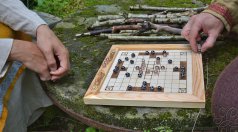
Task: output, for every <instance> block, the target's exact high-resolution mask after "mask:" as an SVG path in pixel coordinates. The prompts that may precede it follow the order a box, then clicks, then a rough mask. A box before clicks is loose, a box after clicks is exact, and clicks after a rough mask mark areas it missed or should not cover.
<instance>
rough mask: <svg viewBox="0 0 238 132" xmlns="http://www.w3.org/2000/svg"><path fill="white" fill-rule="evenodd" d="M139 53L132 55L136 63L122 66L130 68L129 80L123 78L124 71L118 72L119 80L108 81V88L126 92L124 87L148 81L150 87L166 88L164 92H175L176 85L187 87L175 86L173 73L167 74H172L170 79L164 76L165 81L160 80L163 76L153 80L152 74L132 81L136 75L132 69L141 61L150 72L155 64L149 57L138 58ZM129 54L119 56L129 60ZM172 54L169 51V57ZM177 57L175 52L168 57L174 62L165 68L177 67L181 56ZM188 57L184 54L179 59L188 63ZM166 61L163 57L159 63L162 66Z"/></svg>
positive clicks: (183, 84)
mask: <svg viewBox="0 0 238 132" xmlns="http://www.w3.org/2000/svg"><path fill="white" fill-rule="evenodd" d="M139 52H141V51H137V52H135V51H134V52H133V53H135V54H136V57H135V58H134V60H135V62H136V63H135V64H129V62H128V63H124V64H123V65H124V66H126V67H128V69H129V68H130V69H129V71H130V70H133V71H132V75H131V76H130V77H129V78H125V71H121V72H120V73H121V74H120V75H119V76H118V78H119V79H117V80H115V79H110V81H109V82H108V84H107V86H109V87H111V86H114V88H113V89H114V90H119V91H126V87H127V86H128V85H129V84H136V86H139V84H140V85H141V84H142V82H143V80H148V82H149V83H151V85H161V86H162V87H168V88H165V89H168V90H165V92H176V91H177V90H173V87H177V86H178V85H181V86H184V87H187V86H186V85H187V84H186V82H185V83H184V82H179V83H180V84H177V83H178V81H177V80H173V77H174V76H173V74H175V72H171V73H169V74H172V75H171V78H170V76H166V79H165V80H161V79H163V76H162V78H161V76H159V78H158V77H157V79H155V77H156V76H154V75H153V74H154V72H153V73H152V74H151V75H150V76H146V75H145V74H143V76H142V78H137V79H136V80H134V79H133V78H135V77H137V74H134V71H135V68H133V67H135V66H136V65H137V64H140V63H141V61H142V59H145V61H146V62H145V63H146V64H147V68H148V67H149V68H151V70H152V69H153V68H154V66H155V65H156V64H155V62H150V60H153V59H155V58H152V59H149V56H148V57H146V56H142V57H141V56H138V54H139ZM156 52H161V51H156ZM131 53H132V52H128V53H127V54H125V53H123V52H122V53H121V54H123V55H122V56H123V57H125V56H128V57H129V59H130V60H131V57H130V54H131ZM172 54H173V53H172V52H171V51H170V55H171V56H172ZM118 55H119V54H118ZM177 55H178V53H176V52H175V53H174V56H172V57H169V59H173V60H174V62H173V63H172V64H167V63H164V65H166V66H165V67H167V66H172V67H174V66H178V63H176V60H177V59H179V57H181V56H177ZM122 56H121V57H122ZM121 57H120V59H122V60H123V61H124V59H123V58H121ZM160 57H162V56H160ZM188 57H189V56H187V53H186V52H185V55H184V56H182V57H181V58H182V59H183V61H188ZM162 58H163V57H162ZM181 58H180V59H181ZM167 61H168V58H166V57H164V58H163V59H162V61H161V62H162V64H163V62H167ZM180 61H181V60H178V61H177V62H180ZM153 63H154V64H153ZM115 65H116V64H113V66H115ZM150 65H152V67H150ZM159 66H161V64H159ZM131 67H132V68H131ZM111 69H112V68H111ZM111 69H110V70H111ZM169 69H172V68H169ZM167 70H168V68H167ZM145 71H146V69H145V70H144V72H145ZM188 71H189V70H188ZM166 72H167V71H165V74H166ZM159 74H163V72H159ZM188 75H189V76H190V74H188ZM121 78H122V79H121ZM143 78H144V79H143ZM176 81H177V83H176V84H175V83H174V82H176ZM121 82H123V83H121ZM122 87H124V88H123V89H122ZM118 88H119V89H118ZM177 89H178V88H177Z"/></svg>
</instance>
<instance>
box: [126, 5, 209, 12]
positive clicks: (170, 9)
mask: <svg viewBox="0 0 238 132" xmlns="http://www.w3.org/2000/svg"><path fill="white" fill-rule="evenodd" d="M206 8H207V6H205V7H199V8H177V7H172V8H170V7H153V6H147V5H135V6H130V10H146V11H169V12H183V11H196V12H201V11H203V10H204V9H206Z"/></svg>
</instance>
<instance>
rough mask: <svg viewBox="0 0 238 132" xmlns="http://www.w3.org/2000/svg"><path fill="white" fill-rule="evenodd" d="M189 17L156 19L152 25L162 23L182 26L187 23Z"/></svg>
mask: <svg viewBox="0 0 238 132" xmlns="http://www.w3.org/2000/svg"><path fill="white" fill-rule="evenodd" d="M189 18H190V17H188V16H182V17H179V18H156V19H155V20H154V21H153V23H157V24H160V23H164V24H176V23H177V24H183V23H187V22H188V20H189Z"/></svg>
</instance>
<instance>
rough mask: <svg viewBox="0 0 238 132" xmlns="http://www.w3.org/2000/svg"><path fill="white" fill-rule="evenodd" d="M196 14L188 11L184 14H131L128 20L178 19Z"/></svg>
mask: <svg viewBox="0 0 238 132" xmlns="http://www.w3.org/2000/svg"><path fill="white" fill-rule="evenodd" d="M195 14H197V13H196V12H193V11H192V12H191V11H186V12H182V13H167V14H152V15H148V14H133V13H129V14H128V18H140V19H152V18H155V19H156V18H157V19H159V18H178V17H182V16H192V15H195Z"/></svg>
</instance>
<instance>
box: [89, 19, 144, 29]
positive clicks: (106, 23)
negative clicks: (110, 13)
mask: <svg viewBox="0 0 238 132" xmlns="http://www.w3.org/2000/svg"><path fill="white" fill-rule="evenodd" d="M144 21H145V20H143V19H116V20H108V21H103V22H99V21H96V22H95V23H94V24H93V25H92V26H91V28H96V27H103V26H113V25H124V24H133V23H135V24H136V23H143V22H144Z"/></svg>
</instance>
